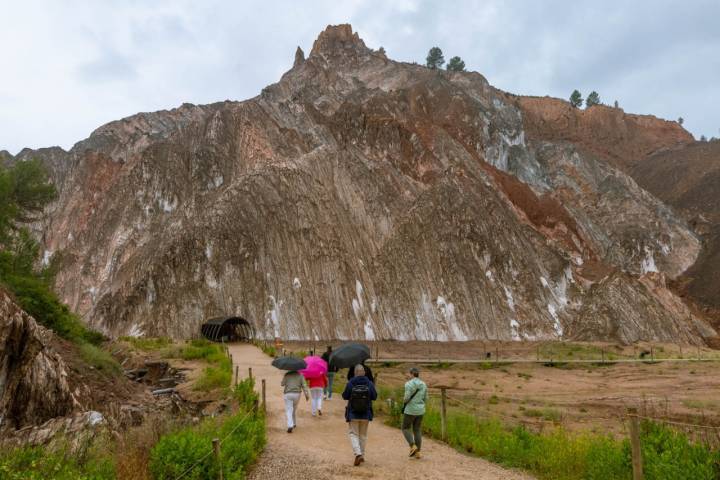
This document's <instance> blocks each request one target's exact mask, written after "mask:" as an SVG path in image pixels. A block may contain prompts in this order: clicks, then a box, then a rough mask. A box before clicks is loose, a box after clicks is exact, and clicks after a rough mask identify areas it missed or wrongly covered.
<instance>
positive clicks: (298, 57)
mask: <svg viewBox="0 0 720 480" xmlns="http://www.w3.org/2000/svg"><path fill="white" fill-rule="evenodd" d="M304 61H305V52H303V50H302V48H300V47H298V48H297V50H295V62H293V68H295V67H297V66H298V65H300V64H302V63H303V62H304Z"/></svg>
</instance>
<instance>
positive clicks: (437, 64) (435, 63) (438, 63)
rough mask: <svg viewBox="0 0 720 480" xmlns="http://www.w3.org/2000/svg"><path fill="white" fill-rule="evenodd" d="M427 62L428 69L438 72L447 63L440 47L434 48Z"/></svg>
mask: <svg viewBox="0 0 720 480" xmlns="http://www.w3.org/2000/svg"><path fill="white" fill-rule="evenodd" d="M425 61H426V62H427V63H426V65H427V67H428V68H432V69H433V70H436V69H438V68H442V66H443V63H445V57H443V53H442V50H440V48H439V47H432V48H431V49H430V51H429V52H428V55H427V58H426V59H425Z"/></svg>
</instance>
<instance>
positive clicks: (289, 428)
mask: <svg viewBox="0 0 720 480" xmlns="http://www.w3.org/2000/svg"><path fill="white" fill-rule="evenodd" d="M293 428H295V427H288V429H287V432H288V433H292V431H293Z"/></svg>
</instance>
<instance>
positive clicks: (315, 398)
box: [308, 375, 328, 417]
mask: <svg viewBox="0 0 720 480" xmlns="http://www.w3.org/2000/svg"><path fill="white" fill-rule="evenodd" d="M308 383H309V384H310V399H311V400H310V406H311V408H312V414H313V417H314V416H315V415H321V416H322V402H323V392H324V391H325V387H327V384H328V380H327V377H326V376H325V375H323V376H322V377H314V378H309V379H308Z"/></svg>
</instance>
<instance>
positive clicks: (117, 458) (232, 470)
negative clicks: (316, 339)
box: [0, 379, 266, 480]
mask: <svg viewBox="0 0 720 480" xmlns="http://www.w3.org/2000/svg"><path fill="white" fill-rule="evenodd" d="M233 397H234V398H235V399H236V401H237V409H236V411H235V412H234V413H233V414H232V415H226V416H222V417H216V418H209V419H206V420H204V421H202V422H200V423H199V424H196V425H192V426H187V425H184V424H179V423H177V421H176V420H167V421H163V420H160V419H158V418H155V417H153V418H151V419H148V420H147V421H146V423H145V424H144V425H143V426H141V427H138V428H135V429H132V430H130V431H128V432H126V433H125V434H124V436H123V437H122V438H120V439H115V438H114V437H111V436H109V435H99V436H98V437H96V438H95V439H89V440H88V441H87V442H86V444H84V445H81V446H80V447H78V448H73V449H70V448H68V446H67V444H66V443H64V442H59V443H58V444H57V445H56V446H55V447H18V448H13V449H6V450H2V451H0V479H2V480H110V479H116V478H118V479H151V478H153V479H156V480H161V479H174V478H176V477H177V476H178V475H179V474H180V473H181V472H183V471H185V470H186V469H187V468H189V467H190V466H191V465H193V464H194V463H195V462H196V461H197V460H199V459H200V458H201V457H203V456H204V455H205V454H206V453H208V452H209V451H210V450H211V449H212V439H213V438H221V439H224V441H223V443H222V446H221V452H222V456H221V461H222V469H223V473H224V478H226V479H241V478H245V473H246V472H247V469H248V467H249V466H250V465H252V464H253V463H254V462H255V460H256V459H257V457H258V455H259V454H260V452H261V451H262V449H263V448H264V446H265V441H266V438H265V418H264V416H263V415H262V413H260V412H254V411H253V407H254V405H255V403H256V402H257V400H258V396H257V394H256V393H255V392H254V383H253V381H252V380H250V379H248V380H244V381H243V382H241V383H240V384H239V385H238V386H237V388H236V389H234V390H233ZM111 438H112V440H109V439H111ZM219 468H220V467H219V466H218V465H217V464H216V463H215V460H214V458H213V456H212V455H210V456H208V457H207V458H205V459H203V461H201V462H200V463H199V464H198V466H197V468H195V469H193V470H192V471H191V472H190V473H189V474H188V475H187V476H186V477H184V478H191V479H195V480H200V479H203V480H206V479H215V478H217V473H218V469H219Z"/></svg>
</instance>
